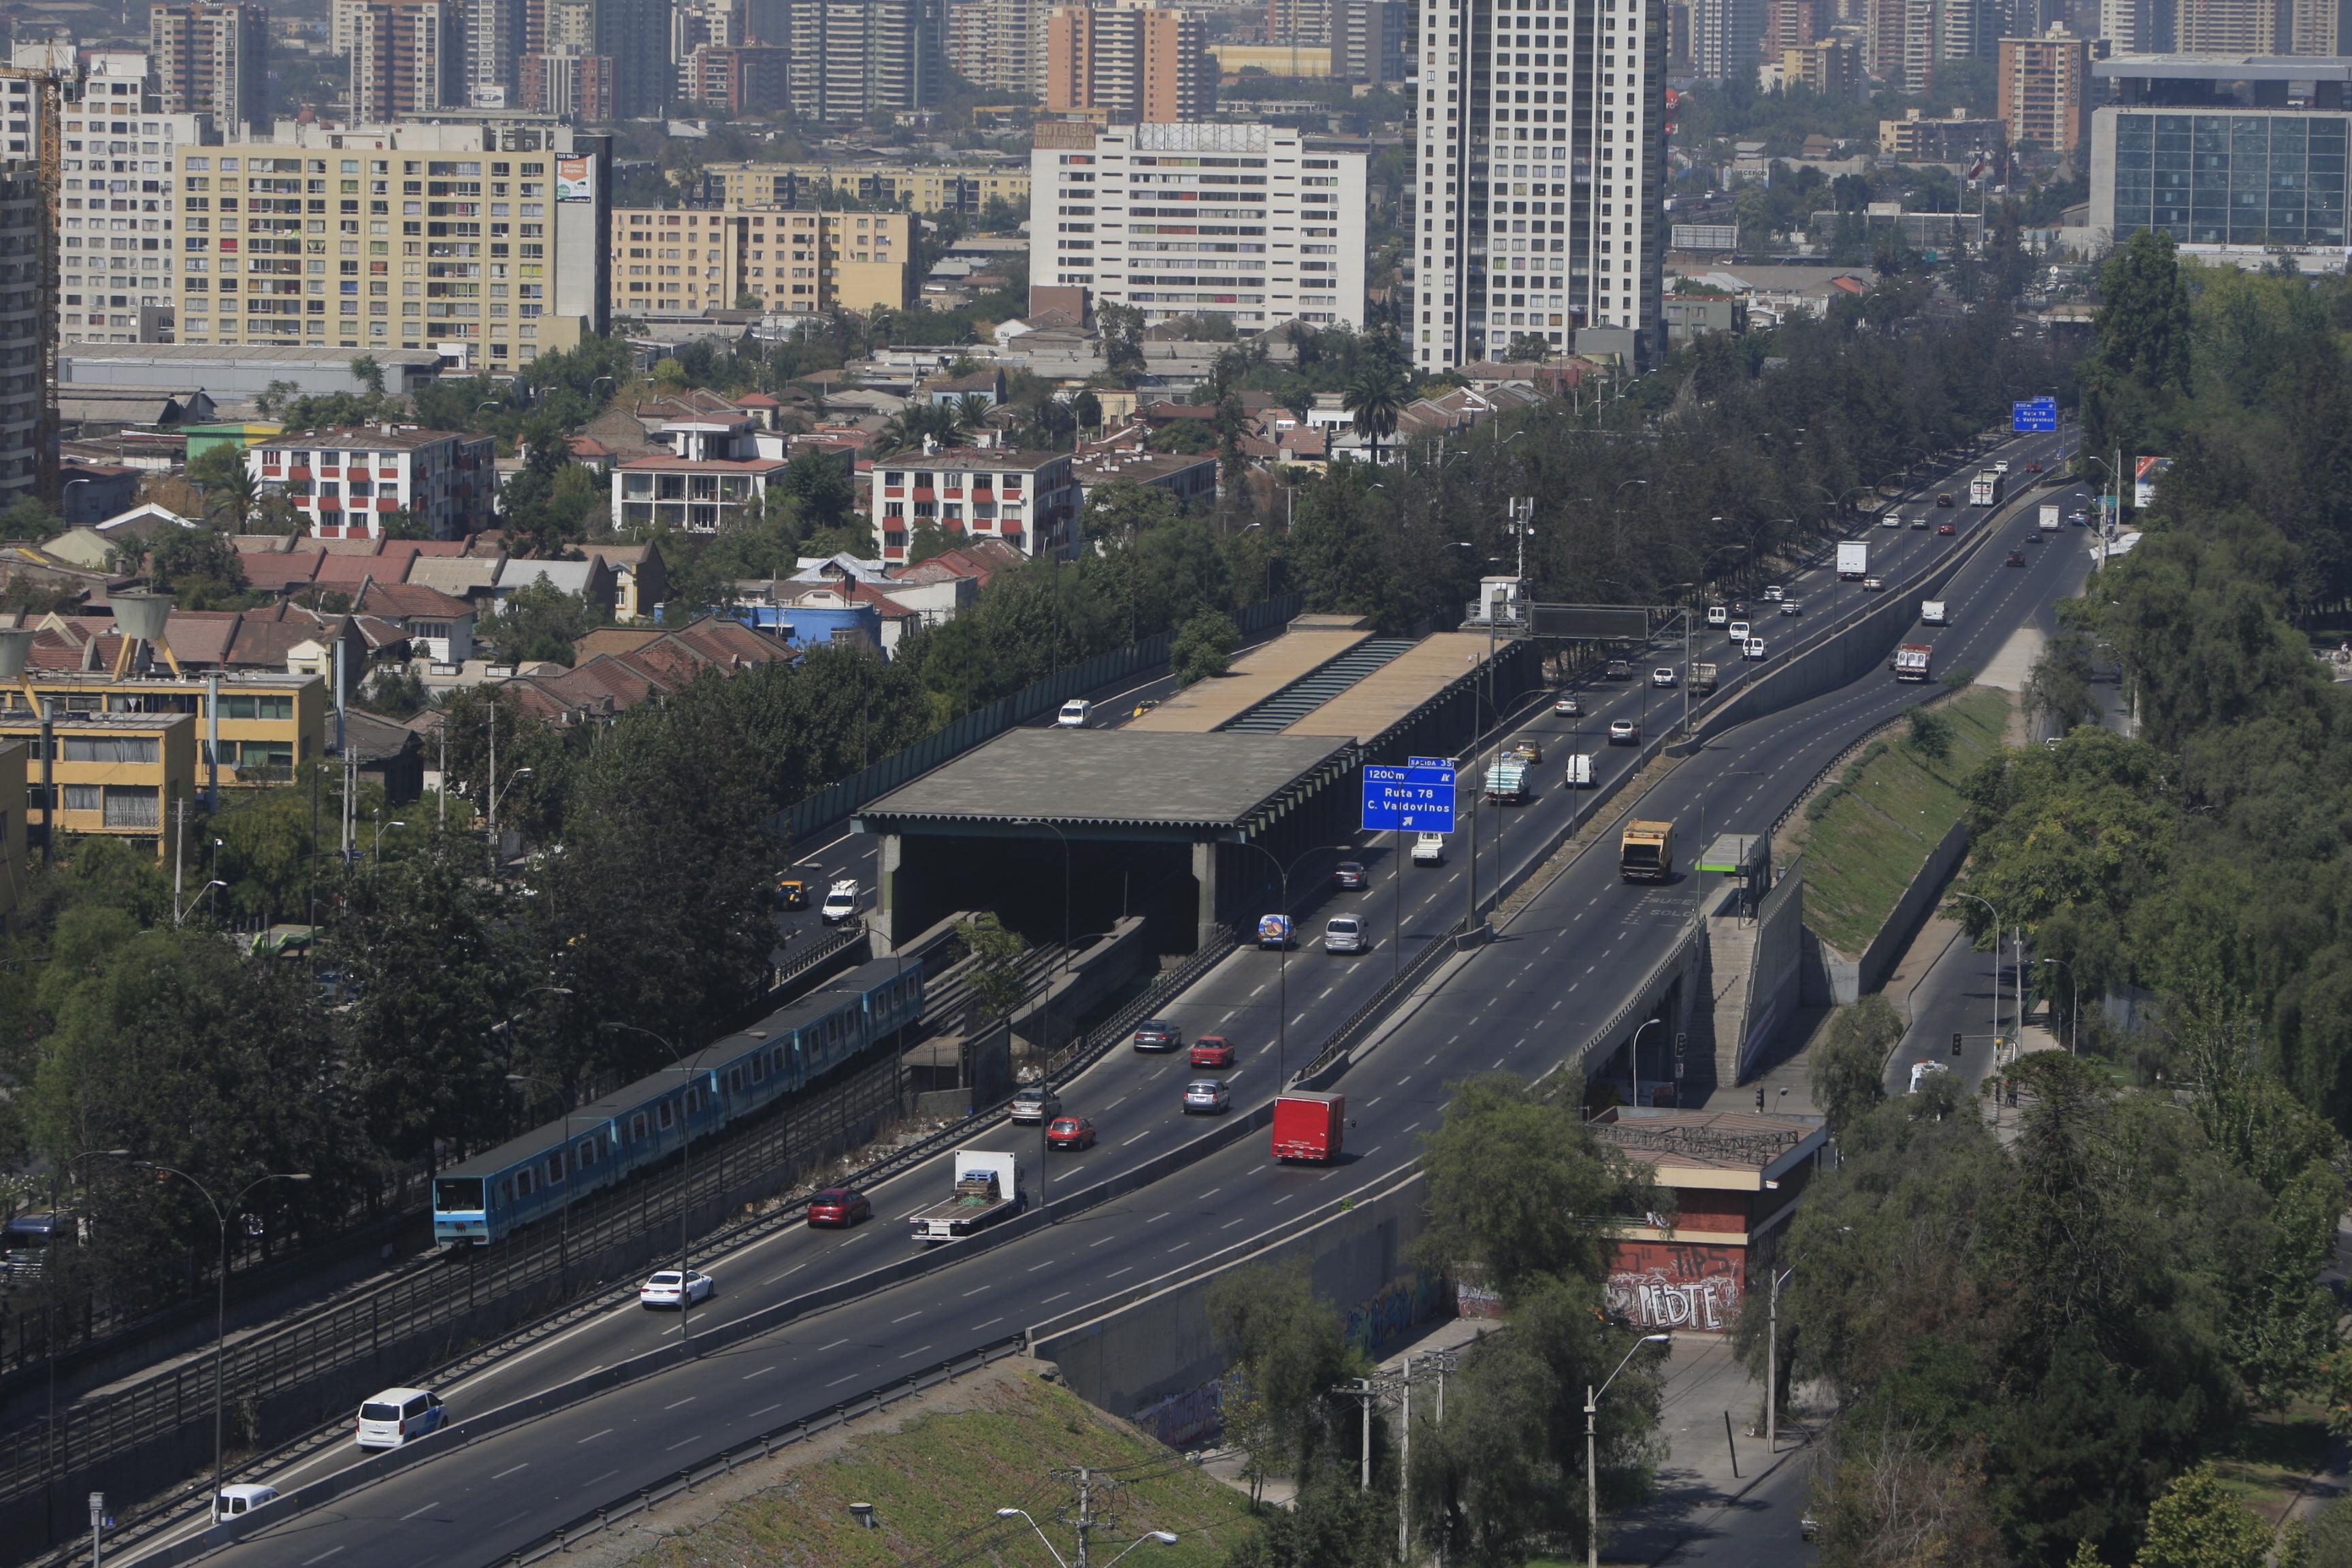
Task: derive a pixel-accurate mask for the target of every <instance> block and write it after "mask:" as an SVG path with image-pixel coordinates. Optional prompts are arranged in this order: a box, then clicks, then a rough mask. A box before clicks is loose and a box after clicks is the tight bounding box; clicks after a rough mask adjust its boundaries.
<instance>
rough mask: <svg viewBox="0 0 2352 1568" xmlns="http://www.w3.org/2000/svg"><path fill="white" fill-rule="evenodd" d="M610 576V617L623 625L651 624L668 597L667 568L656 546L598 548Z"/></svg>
mask: <svg viewBox="0 0 2352 1568" xmlns="http://www.w3.org/2000/svg"><path fill="white" fill-rule="evenodd" d="M590 548H591V549H592V550H593V552H595V553H596V554H598V555H601V556H603V557H604V564H605V566H606V567H607V568H608V569H609V570H610V571H611V572H612V574H613V614H614V616H615V617H616V618H617V619H620V620H624V621H645V620H651V619H653V618H654V616H656V614H657V613H658V612H659V610H660V608H661V605H662V603H663V601H665V600H667V598H668V597H669V568H668V566H667V564H666V563H664V562H663V560H662V553H661V546H660V545H658V544H597V545H592V546H590Z"/></svg>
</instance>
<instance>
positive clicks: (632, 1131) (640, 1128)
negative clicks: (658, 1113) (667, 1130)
mask: <svg viewBox="0 0 2352 1568" xmlns="http://www.w3.org/2000/svg"><path fill="white" fill-rule="evenodd" d="M665 1125H667V1124H665ZM645 1135H646V1113H645V1112H644V1111H642V1110H640V1111H638V1112H637V1113H636V1114H635V1116H632V1117H630V1118H629V1142H632V1143H635V1142H637V1141H638V1140H639V1139H641V1138H643V1137H644V1136H645Z"/></svg>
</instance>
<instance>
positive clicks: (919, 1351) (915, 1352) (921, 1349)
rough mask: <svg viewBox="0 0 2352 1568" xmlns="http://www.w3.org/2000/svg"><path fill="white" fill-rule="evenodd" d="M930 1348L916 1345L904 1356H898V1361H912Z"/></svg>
mask: <svg viewBox="0 0 2352 1568" xmlns="http://www.w3.org/2000/svg"><path fill="white" fill-rule="evenodd" d="M930 1348H931V1347H930V1346H929V1345H917V1346H916V1347H915V1348H914V1349H913V1350H910V1351H908V1352H907V1353H906V1354H905V1355H902V1356H900V1357H899V1358H898V1359H899V1360H900V1361H912V1360H914V1359H915V1358H916V1357H917V1356H919V1355H920V1354H922V1353H923V1352H925V1351H927V1350H929V1349H930Z"/></svg>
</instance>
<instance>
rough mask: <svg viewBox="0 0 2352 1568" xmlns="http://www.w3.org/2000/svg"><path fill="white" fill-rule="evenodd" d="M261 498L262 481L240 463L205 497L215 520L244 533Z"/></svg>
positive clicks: (206, 509) (206, 504) (231, 530)
mask: <svg viewBox="0 0 2352 1568" xmlns="http://www.w3.org/2000/svg"><path fill="white" fill-rule="evenodd" d="M260 500H261V486H260V483H259V482H258V481H257V480H256V479H254V477H253V471H252V470H251V469H249V468H246V467H244V466H243V465H242V464H240V465H239V466H238V467H237V468H235V469H234V470H232V471H231V472H230V474H229V476H228V477H227V478H226V479H222V480H221V481H220V482H219V483H217V484H215V485H214V486H213V487H212V491H211V493H210V494H209V495H207V496H206V497H205V511H206V512H208V513H209V514H210V515H211V517H212V519H213V521H215V522H220V523H223V524H224V525H226V528H227V529H228V531H230V532H231V533H242V532H243V531H245V525H246V522H247V521H248V520H249V519H250V518H251V517H252V516H253V509H254V508H255V506H256V505H257V504H258V503H259V501H260Z"/></svg>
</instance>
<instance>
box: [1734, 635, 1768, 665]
mask: <svg viewBox="0 0 2352 1568" xmlns="http://www.w3.org/2000/svg"><path fill="white" fill-rule="evenodd" d="M1739 657H1740V658H1745V659H1751V660H1752V659H1759V658H1763V657H1764V639H1763V638H1762V637H1749V638H1748V640H1747V641H1746V642H1744V643H1742V644H1740V645H1739Z"/></svg>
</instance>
